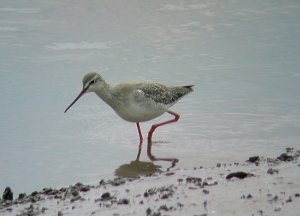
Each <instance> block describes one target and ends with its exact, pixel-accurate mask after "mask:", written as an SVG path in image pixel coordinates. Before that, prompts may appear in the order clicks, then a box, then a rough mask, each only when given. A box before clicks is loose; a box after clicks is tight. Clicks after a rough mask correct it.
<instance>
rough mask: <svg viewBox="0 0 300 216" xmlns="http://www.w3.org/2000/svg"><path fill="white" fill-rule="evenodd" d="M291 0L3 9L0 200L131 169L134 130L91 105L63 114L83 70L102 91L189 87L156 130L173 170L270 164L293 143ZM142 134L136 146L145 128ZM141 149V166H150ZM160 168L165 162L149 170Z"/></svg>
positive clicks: (295, 32) (295, 83) (93, 100)
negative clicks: (131, 84) (108, 87)
mask: <svg viewBox="0 0 300 216" xmlns="http://www.w3.org/2000/svg"><path fill="white" fill-rule="evenodd" d="M299 7H300V3H299V2H298V1H292V0H289V1H284V2H283V1H282V2H281V1H278V2H277V1H273V0H267V1H263V2H261V1H256V0H255V1H227V2H226V3H224V2H222V1H218V0H213V1H184V2H183V1H163V2H162V1H130V2H128V4H127V5H124V3H123V2H121V1H113V2H112V1H88V2H87V1H80V0H78V1H64V2H61V1H51V2H49V1H48V2H43V1H37V0H36V1H18V2H15V1H6V2H1V3H0V33H1V34H0V47H1V52H0V73H1V79H0V85H1V91H0V98H1V100H0V107H1V112H0V119H1V124H0V134H1V142H0V148H1V151H0V191H3V190H4V188H5V186H7V185H9V186H10V187H11V188H12V189H13V191H14V192H15V194H17V193H20V192H27V193H28V192H30V191H33V190H39V189H41V188H43V187H49V186H51V187H60V186H65V185H70V184H73V183H75V182H78V181H81V182H85V183H96V182H98V181H99V179H101V178H110V177H113V176H114V172H115V170H117V169H118V168H119V167H121V166H122V165H125V164H130V162H131V161H133V160H135V158H136V154H137V152H138V134H137V131H136V126H135V125H134V124H132V123H128V122H125V121H123V120H122V119H120V118H119V117H118V116H117V115H116V114H115V113H114V112H113V111H112V110H111V109H110V108H109V107H108V106H107V105H106V104H104V103H103V102H102V101H100V99H98V98H97V96H96V95H93V94H89V95H86V96H85V97H83V98H81V99H80V100H79V101H78V102H77V103H76V104H75V105H74V107H72V108H71V109H70V110H69V111H68V113H66V114H65V113H63V111H64V109H65V108H66V107H67V105H68V104H69V103H70V102H71V101H72V100H73V99H74V98H75V96H76V95H77V94H78V93H79V91H80V89H81V85H82V84H81V79H82V76H83V75H84V74H85V72H86V71H91V70H95V71H99V72H101V74H102V76H103V77H104V78H106V80H107V82H109V83H119V82H125V81H129V80H153V81H159V82H161V83H164V84H167V85H187V84H194V85H195V92H193V93H192V94H190V95H188V96H186V97H185V98H183V99H182V101H180V102H179V103H178V104H176V105H175V106H174V107H173V108H172V110H173V111H175V112H178V113H179V114H181V119H180V120H179V122H177V123H176V124H172V125H168V126H165V127H162V128H159V129H157V131H156V133H155V134H154V140H156V141H158V142H155V143H154V145H153V154H155V155H156V156H163V157H176V158H178V159H179V160H180V161H179V163H178V164H177V167H182V168H184V167H192V166H200V165H202V166H210V165H215V164H216V163H217V162H232V161H240V160H245V159H246V158H247V157H249V156H251V155H268V156H270V155H274V156H275V155H278V153H279V152H282V149H284V148H285V147H295V148H297V147H298V148H299V142H300V133H299V131H300V124H299V123H300V95H299V91H300V71H299V68H300V61H299V57H300V56H299V53H300V47H299V38H300V28H299V27H300V23H299V19H300V14H299ZM168 118H170V116H168V114H165V115H164V116H162V117H160V118H158V119H156V120H153V121H151V122H148V123H144V124H142V130H143V132H144V136H146V135H147V131H148V130H149V128H150V126H151V124H153V123H156V122H160V121H163V120H165V119H168ZM145 147H146V146H144V148H143V149H142V152H141V160H142V161H149V159H148V157H147V154H146V148H145ZM155 165H160V166H162V167H161V169H166V168H167V167H168V166H170V163H168V162H155Z"/></svg>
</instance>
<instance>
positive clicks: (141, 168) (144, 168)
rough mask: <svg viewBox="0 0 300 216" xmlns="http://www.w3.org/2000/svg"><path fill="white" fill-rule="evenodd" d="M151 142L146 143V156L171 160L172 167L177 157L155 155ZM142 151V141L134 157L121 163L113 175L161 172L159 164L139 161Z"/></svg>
mask: <svg viewBox="0 0 300 216" xmlns="http://www.w3.org/2000/svg"><path fill="white" fill-rule="evenodd" d="M151 150H152V142H148V143H147V156H148V157H149V159H150V160H151V161H169V162H172V164H171V167H169V168H168V169H170V168H172V167H174V166H175V165H176V163H177V162H178V161H179V160H178V159H177V158H161V157H155V156H154V155H153V154H152V152H151ZM141 151H142V142H140V144H139V146H138V153H137V156H136V159H135V160H134V161H131V162H130V163H128V164H123V165H121V166H120V167H118V168H117V169H116V170H115V175H116V176H118V177H122V178H135V177H139V176H146V175H152V174H155V173H159V172H162V170H161V169H160V168H161V166H159V165H155V164H154V163H153V162H147V161H140V156H141Z"/></svg>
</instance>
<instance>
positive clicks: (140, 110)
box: [115, 106, 166, 122]
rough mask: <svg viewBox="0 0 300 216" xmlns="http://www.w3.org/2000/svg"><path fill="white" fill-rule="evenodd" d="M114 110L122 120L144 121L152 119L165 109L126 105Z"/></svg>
mask: <svg viewBox="0 0 300 216" xmlns="http://www.w3.org/2000/svg"><path fill="white" fill-rule="evenodd" d="M115 112H116V113H117V114H118V115H119V116H120V117H121V118H122V119H124V120H126V121H129V122H144V121H149V120H151V119H154V118H156V117H158V116H160V115H162V114H163V113H164V112H166V109H162V108H154V109H153V107H147V106H128V107H123V108H122V109H115Z"/></svg>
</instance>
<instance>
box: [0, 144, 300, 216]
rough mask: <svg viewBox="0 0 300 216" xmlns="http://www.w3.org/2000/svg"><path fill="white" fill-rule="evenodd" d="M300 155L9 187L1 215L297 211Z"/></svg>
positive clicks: (0, 207)
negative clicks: (91, 181)
mask: <svg viewBox="0 0 300 216" xmlns="http://www.w3.org/2000/svg"><path fill="white" fill-rule="evenodd" d="M299 156H300V151H299V150H294V149H292V148H287V149H286V151H285V152H283V153H282V154H280V155H278V156H277V157H275V158H263V157H260V156H249V158H247V159H246V160H245V161H242V162H235V163H217V164H216V166H213V167H202V166H198V167H193V168H191V169H176V168H173V169H170V170H169V171H165V172H155V173H152V174H148V175H146V176H141V177H132V178H115V179H113V180H101V181H100V182H99V184H97V185H86V184H83V183H77V184H75V185H71V186H69V187H63V188H60V189H53V188H50V187H49V188H44V189H43V190H41V191H34V192H32V193H31V194H19V195H17V196H15V197H13V194H12V193H13V188H12V189H10V188H6V189H5V191H4V192H3V195H2V197H1V199H0V215H19V216H33V215H58V216H63V215H115V216H117V215H202V216H204V215H297V214H298V213H299V212H300V175H299V174H298V173H299V170H300V163H299Z"/></svg>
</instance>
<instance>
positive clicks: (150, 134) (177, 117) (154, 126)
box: [137, 111, 180, 143]
mask: <svg viewBox="0 0 300 216" xmlns="http://www.w3.org/2000/svg"><path fill="white" fill-rule="evenodd" d="M168 113H170V114H171V115H173V116H175V118H174V119H172V120H169V121H165V122H162V123H159V124H154V125H152V127H151V129H150V131H149V133H148V143H150V142H152V135H153V132H154V131H155V129H156V128H158V127H160V126H163V125H166V124H170V123H173V122H177V121H178V119H179V117H180V115H178V114H177V113H175V112H172V111H168ZM137 124H138V123H137ZM138 127H139V126H138Z"/></svg>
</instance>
